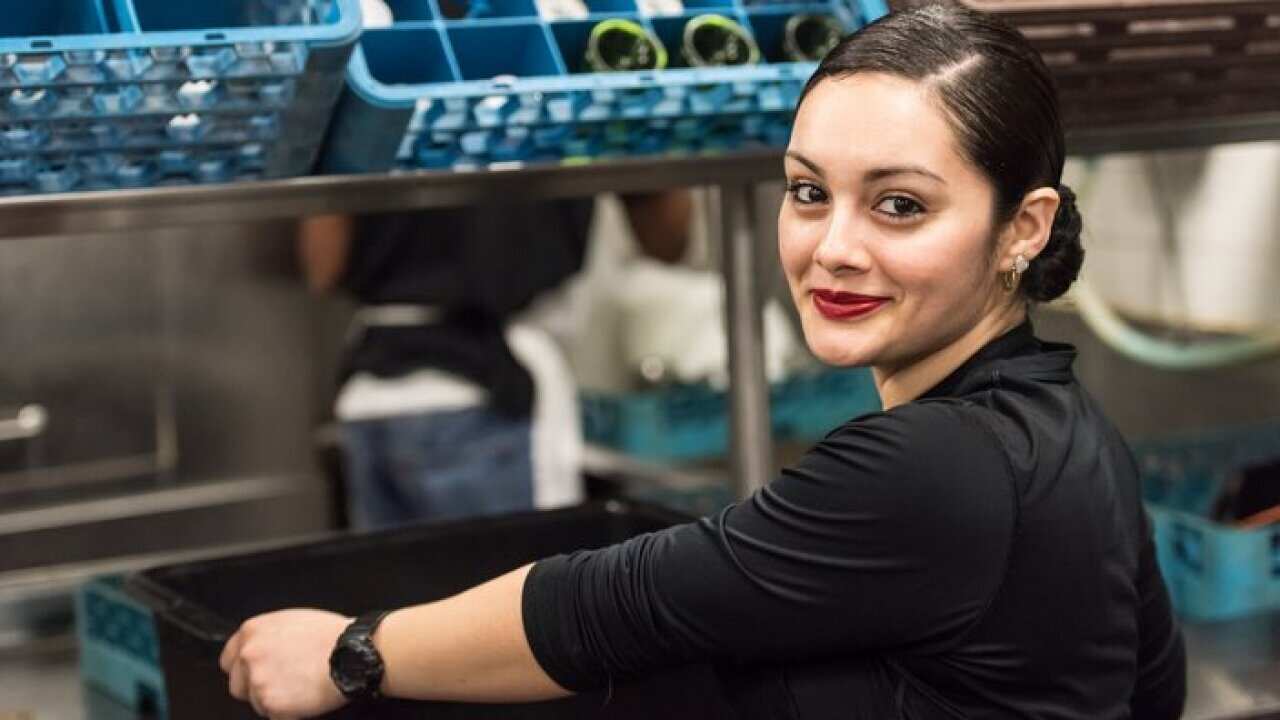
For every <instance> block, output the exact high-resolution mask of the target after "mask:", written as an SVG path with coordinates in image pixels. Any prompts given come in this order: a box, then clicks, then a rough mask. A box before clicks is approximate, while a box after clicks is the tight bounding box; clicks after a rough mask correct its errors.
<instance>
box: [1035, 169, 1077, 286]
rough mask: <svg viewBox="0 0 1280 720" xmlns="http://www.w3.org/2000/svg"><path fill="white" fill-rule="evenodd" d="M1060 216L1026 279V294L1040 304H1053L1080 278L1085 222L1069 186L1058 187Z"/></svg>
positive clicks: (1057, 215)
mask: <svg viewBox="0 0 1280 720" xmlns="http://www.w3.org/2000/svg"><path fill="white" fill-rule="evenodd" d="M1058 197H1060V198H1061V201H1060V202H1059V203H1058V212H1057V213H1056V214H1055V215H1054V216H1053V228H1052V229H1051V230H1050V231H1049V242H1048V243H1046V244H1045V247H1044V250H1043V251H1042V252H1041V253H1040V254H1039V255H1037V256H1036V258H1035V259H1034V260H1032V261H1031V265H1030V267H1028V268H1027V271H1026V273H1025V274H1024V275H1023V278H1022V292H1023V294H1025V295H1026V296H1027V297H1028V298H1029V299H1031V300H1034V301H1036V302H1049V301H1050V300H1053V299H1055V298H1057V297H1059V296H1061V295H1062V294H1063V293H1065V292H1066V291H1067V288H1070V287H1071V283H1073V282H1075V281H1076V278H1077V277H1079V275H1080V266H1081V265H1083V264H1084V246H1083V245H1082V244H1081V242H1080V231H1081V230H1082V229H1083V227H1084V221H1083V220H1082V219H1081V217H1080V210H1079V208H1077V207H1076V194H1075V193H1074V192H1072V190H1071V188H1069V187H1067V186H1066V185H1059V186H1058Z"/></svg>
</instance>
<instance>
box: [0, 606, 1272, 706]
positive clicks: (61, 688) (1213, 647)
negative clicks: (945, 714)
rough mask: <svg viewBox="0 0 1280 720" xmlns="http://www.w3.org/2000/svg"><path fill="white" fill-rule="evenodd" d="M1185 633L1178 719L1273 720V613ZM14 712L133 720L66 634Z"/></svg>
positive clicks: (31, 665)
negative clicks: (82, 665)
mask: <svg viewBox="0 0 1280 720" xmlns="http://www.w3.org/2000/svg"><path fill="white" fill-rule="evenodd" d="M1185 631H1186V639H1187V648H1188V652H1189V654H1190V666H1189V670H1188V685H1189V690H1188V701H1187V712H1186V714H1185V715H1184V718H1185V720H1280V612H1278V613H1274V614H1271V615H1261V616H1257V617H1254V618H1250V619H1246V620H1240V621H1235V622H1229V623H1217V624H1193V625H1188V626H1187V627H1186V628H1185ZM15 711H17V712H18V713H21V712H22V711H27V712H29V713H31V715H32V718H33V720H139V718H138V716H137V715H135V714H134V713H132V712H130V711H129V709H128V708H125V707H122V706H120V705H119V704H117V703H115V702H113V701H111V699H109V698H106V697H104V696H102V695H100V694H98V693H96V692H93V691H91V690H86V689H84V688H82V687H81V685H80V680H79V677H78V675H77V669H76V657H75V648H74V647H73V646H72V644H71V643H70V641H69V640H66V639H63V640H60V641H54V642H46V643H44V644H43V645H40V646H33V647H30V648H27V649H24V650H22V651H19V652H15V651H6V652H5V653H4V654H0V717H9V716H10V715H8V713H13V712H15ZM19 717H21V715H20V714H19ZM176 720H181V718H177V719H176Z"/></svg>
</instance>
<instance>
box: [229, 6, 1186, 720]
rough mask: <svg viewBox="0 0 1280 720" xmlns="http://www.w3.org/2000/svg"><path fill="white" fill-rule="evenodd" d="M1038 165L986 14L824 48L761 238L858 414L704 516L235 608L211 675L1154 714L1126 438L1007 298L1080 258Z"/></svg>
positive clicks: (1052, 287) (473, 692)
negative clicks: (462, 588)
mask: <svg viewBox="0 0 1280 720" xmlns="http://www.w3.org/2000/svg"><path fill="white" fill-rule="evenodd" d="M1063 155H1064V147H1063V138H1062V128H1061V124H1060V122H1059V119H1058V109H1057V101H1056V97H1055V95H1054V90H1053V85H1052V83H1051V81H1050V80H1049V76H1048V73H1047V70H1046V69H1045V67H1044V65H1043V63H1042V62H1041V61H1040V59H1039V57H1038V56H1036V55H1035V53H1034V52H1033V51H1032V50H1031V49H1030V47H1029V46H1028V45H1027V44H1026V42H1025V40H1024V39H1023V38H1022V37H1021V36H1020V35H1019V34H1018V33H1017V32H1016V31H1014V30H1013V29H1011V28H1009V27H1007V26H1006V25H1004V24H1002V23H1001V22H1000V21H998V20H996V19H993V18H991V17H989V16H987V15H984V14H981V13H978V12H975V11H971V10H967V9H963V8H960V7H952V6H945V7H944V6H930V7H925V8H921V9H918V10H912V11H907V12H903V13H898V14H895V15H891V16H889V17H888V18H886V19H884V20H882V21H880V22H878V23H875V24H872V25H870V26H868V27H867V28H865V29H864V30H862V31H861V32H860V33H858V34H857V35H854V36H852V37H850V38H847V39H846V40H844V41H843V42H842V43H841V44H840V45H839V46H837V47H836V48H835V49H834V50H833V51H832V52H831V53H830V54H829V55H828V56H827V58H826V59H825V60H823V62H822V64H821V65H820V66H819V68H818V71H817V73H816V74H815V75H814V77H813V79H812V80H811V81H810V83H809V85H808V87H807V89H806V94H805V96H804V97H803V99H802V102H801V105H800V108H799V110H798V113H797V117H796V122H795V129H794V133H793V136H792V141H791V146H790V148H789V149H788V152H787V159H786V174H787V179H788V191H787V192H788V197H787V200H786V202H785V203H784V205H783V208H782V210H781V214H780V216H779V255H780V258H781V261H782V265H783V269H784V271H785V273H786V276H787V279H788V282H789V284H790V287H791V292H792V297H793V299H794V301H795V304H796V307H797V308H798V310H799V312H800V315H801V318H802V322H803V325H804V331H805V337H806V340H807V341H808V343H809V346H810V348H811V349H812V350H813V351H814V352H815V353H816V354H817V355H818V356H819V357H821V358H822V359H824V360H826V361H827V362H829V363H832V364H835V365H865V366H870V367H871V368H872V369H873V371H874V373H875V377H876V380H877V385H878V388H879V390H880V392H881V396H882V399H883V401H884V407H885V409H884V411H882V412H878V413H872V414H869V415H864V416H862V417H858V418H853V419H851V420H849V421H848V422H847V423H845V424H844V425H842V426H841V427H839V428H836V429H834V430H833V431H832V432H831V433H830V434H829V435H828V436H827V437H826V438H825V439H824V440H823V441H822V442H820V443H818V445H816V446H815V447H814V448H813V449H812V450H810V451H809V452H808V453H807V454H806V455H805V456H804V457H803V458H801V460H800V461H799V462H798V463H797V464H796V465H795V466H794V467H791V468H788V469H786V470H784V471H783V472H782V473H781V475H780V476H779V477H778V478H777V479H775V480H774V481H773V482H772V483H770V484H769V485H767V486H766V487H764V488H762V489H761V490H760V491H759V492H757V493H756V494H755V495H754V496H753V497H751V498H749V499H748V500H746V501H744V502H742V503H740V504H738V505H734V506H732V507H730V508H727V509H726V510H724V511H723V512H721V513H720V514H718V515H717V516H715V517H709V518H704V519H702V520H700V521H698V522H695V523H691V524H688V525H683V526H678V527H675V528H672V529H670V530H666V531H663V532H659V533H655V534H651V535H645V536H642V537H638V538H635V539H633V540H630V541H628V542H626V543H624V544H621V545H616V546H613V547H608V548H604V549H601V550H595V551H589V552H579V553H575V554H572V555H568V556H560V557H555V558H549V559H546V560H543V561H541V562H539V563H536V564H534V565H532V566H529V567H524V568H520V569H518V570H515V571H513V572H511V573H509V574H507V575H505V576H503V577H501V578H498V579H496V580H494V581H492V582H490V583H488V584H486V585H482V586H480V587H478V588H474V589H472V590H470V591H468V592H466V593H463V594H462V595H459V596H457V597H454V598H451V599H449V600H445V601H442V602H439V603H432V604H427V605H421V606H417V607H411V608H404V609H401V610H396V611H394V612H391V613H390V614H388V615H385V616H384V615H383V614H381V613H374V614H372V615H369V616H366V617H364V618H361V619H359V620H357V621H356V622H354V623H352V622H350V619H349V618H342V617H339V616H336V615H333V614H331V613H324V612H320V611H304V610H290V611H284V612H281V613H275V614H272V615H266V616H263V617H260V618H255V619H253V620H251V621H249V622H248V623H246V625H245V626H244V628H242V630H241V631H240V632H239V633H237V634H236V636H235V637H233V638H232V640H231V641H230V642H229V643H228V645H227V647H226V650H225V652H224V653H223V667H224V668H225V669H226V670H227V672H228V673H229V676H230V684H231V691H232V693H233V694H235V695H236V696H237V697H241V698H244V699H247V700H250V701H251V702H253V703H254V705H255V707H256V708H258V710H259V712H261V713H263V714H266V715H269V716H279V717H296V716H303V715H311V714H316V713H320V712H324V711H327V710H330V709H332V708H334V707H337V706H338V705H340V704H342V703H343V702H345V701H347V700H349V699H363V698H367V697H370V696H372V695H375V694H377V693H383V694H387V695H394V696H401V697H409V698H422V699H441V700H469V701H514V700H531V699H545V698H553V697H557V696H560V695H563V694H566V693H569V692H573V691H580V690H586V689H593V688H601V687H607V686H609V685H611V684H612V683H614V682H616V681H622V680H625V679H627V678H631V677H635V676H638V675H642V674H645V673H649V672H653V671H655V670H658V669H662V668H666V667H670V666H673V665H679V664H683V663H688V662H702V661H705V662H712V663H714V664H715V665H716V667H717V668H718V670H719V677H720V679H721V682H722V685H723V687H724V691H725V695H726V697H727V698H728V699H729V700H730V701H731V702H732V703H733V705H734V706H735V707H736V708H737V710H738V712H739V714H740V715H741V716H742V717H758V718H828V717H855V718H873V719H875V720H880V719H882V718H913V719H915V720H922V719H923V720H929V719H933V718H938V719H942V718H948V719H953V718H961V717H971V718H976V717H983V718H1005V717H1009V718H1012V717H1019V718H1054V719H1056V720H1070V719H1079V720H1086V719H1088V720H1094V719H1096V718H1126V717H1132V718H1143V719H1154V720H1165V719H1170V720H1171V719H1172V718H1176V717H1178V715H1179V714H1180V712H1181V707H1182V703H1183V697H1184V691H1185V658H1184V653H1183V645H1182V640H1181V636H1180V634H1179V631H1178V628H1177V626H1176V624H1175V622H1174V620H1173V617H1172V614H1171V611H1170V607H1169V600H1168V595H1167V593H1166V591H1165V587H1164V583H1163V580H1162V579H1161V577H1160V574H1159V570H1158V568H1157V566H1156V564H1155V557H1154V551H1153V548H1152V543H1151V528H1150V524H1149V522H1148V521H1147V519H1146V517H1145V515H1144V513H1143V509H1142V503H1141V497H1140V488H1139V484H1138V478H1137V471H1136V468H1135V467H1134V463H1133V460H1132V456H1131V454H1130V453H1129V451H1128V448H1127V447H1126V445H1125V443H1124V440H1123V439H1122V438H1121V437H1120V435H1119V433H1118V432H1117V431H1116V430H1115V429H1114V427H1112V425H1111V424H1110V423H1109V422H1108V421H1107V419H1106V418H1105V417H1103V415H1102V414H1101V412H1100V411H1099V409H1098V408H1097V406H1096V405H1095V403H1094V402H1093V400H1092V399H1091V398H1090V397H1089V395H1088V393H1087V392H1085V390H1084V389H1083V388H1082V387H1081V386H1080V384H1079V383H1078V382H1077V381H1076V379H1075V376H1074V374H1073V372H1072V369H1071V366H1072V362H1073V360H1074V358H1075V352H1074V350H1073V349H1072V348H1071V347H1069V346H1066V345H1059V344H1054V343H1049V342H1043V341H1041V340H1039V339H1037V338H1036V337H1035V335H1034V333H1033V331H1032V328H1031V325H1030V323H1029V321H1028V319H1027V314H1028V306H1029V305H1030V304H1031V303H1032V302H1034V301H1044V300H1049V299H1052V298H1053V297H1055V296H1057V295H1059V294H1061V293H1062V292H1064V291H1065V290H1066V288H1067V287H1068V286H1069V285H1070V284H1071V282H1072V281H1073V280H1074V278H1075V275H1076V273H1077V272H1078V270H1079V267H1080V263H1081V261H1082V259H1083V250H1082V249H1081V247H1080V241H1079V236H1080V227H1081V222H1080V218H1079V215H1078V213H1077V212H1076V210H1075V206H1074V202H1073V199H1072V196H1071V193H1070V191H1069V190H1068V189H1066V188H1065V187H1063V186H1061V185H1060V184H1059V183H1060V174H1061V171H1062V163H1063ZM379 622H381V624H380V625H379ZM335 646H336V648H337V649H336V650H334V651H333V655H332V657H333V659H334V662H333V664H332V667H330V666H329V665H327V664H326V663H327V661H328V658H329V652H330V651H331V650H333V649H334V648H335ZM330 672H332V676H333V679H330ZM339 688H341V692H340V691H339Z"/></svg>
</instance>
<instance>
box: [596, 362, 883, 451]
mask: <svg viewBox="0 0 1280 720" xmlns="http://www.w3.org/2000/svg"><path fill="white" fill-rule="evenodd" d="M769 398H770V413H769V415H770V421H771V425H772V428H773V435H774V438H775V439H778V440H816V439H819V438H821V437H823V436H824V435H826V434H827V433H828V432H830V431H831V430H833V429H835V428H836V427H837V426H838V425H840V424H841V423H843V422H845V421H847V420H849V419H851V418H853V417H855V416H857V415H861V414H864V413H867V412H872V411H875V410H879V409H880V399H879V396H878V395H877V394H876V389H875V383H874V382H873V381H872V379H871V373H870V371H868V370H866V369H865V368H855V369H840V370H824V371H822V372H817V373H812V374H804V375H797V376H795V377H792V378H789V379H787V380H785V381H783V382H780V383H777V384H774V385H773V386H771V387H770V389H769ZM581 405H582V419H583V435H584V437H585V438H586V439H587V441H588V442H591V443H596V444H599V445H604V446H607V447H611V448H615V449H617V450H620V451H622V452H626V453H629V454H631V455H636V456H640V457H647V458H652V459H657V460H693V459H698V458H707V457H714V456H717V455H723V454H724V453H725V451H726V450H727V448H728V445H729V419H728V418H729V398H728V394H727V393H725V392H723V391H718V390H714V389H712V388H711V387H710V386H708V385H705V384H702V385H675V386H671V387H667V388H663V389H660V390H650V391H645V392H637V393H631V394H626V395H612V394H602V393H584V394H583V396H582V402H581Z"/></svg>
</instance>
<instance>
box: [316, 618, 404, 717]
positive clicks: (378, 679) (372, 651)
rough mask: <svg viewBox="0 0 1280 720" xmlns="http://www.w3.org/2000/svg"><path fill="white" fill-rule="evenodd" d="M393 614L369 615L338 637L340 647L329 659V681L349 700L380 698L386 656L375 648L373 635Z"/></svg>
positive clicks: (358, 620) (336, 648) (357, 620)
mask: <svg viewBox="0 0 1280 720" xmlns="http://www.w3.org/2000/svg"><path fill="white" fill-rule="evenodd" d="M390 612H391V611H390V610H374V611H372V612H367V613H365V614H364V615H361V616H360V617H358V618H356V620H355V622H353V623H351V624H350V625H348V626H347V629H346V630H343V631H342V634H341V635H339V636H338V644H337V645H335V646H334V648H333V654H331V655H330V656H329V677H331V678H333V684H334V685H337V686H338V692H341V693H342V696H343V697H345V698H346V699H348V700H351V701H357V700H372V699H375V698H377V697H378V696H379V692H378V689H379V688H380V687H382V675H383V673H384V671H385V667H384V666H383V664H382V655H380V654H378V648H376V647H374V646H373V633H374V631H376V630H377V629H378V625H379V624H380V623H381V622H382V620H383V619H384V618H386V617H387V615H388V614H390Z"/></svg>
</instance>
